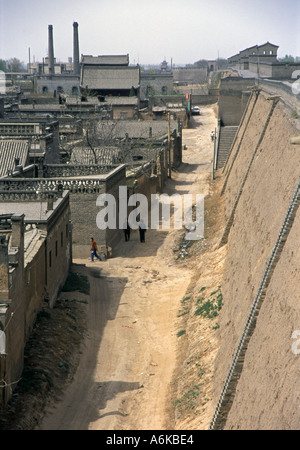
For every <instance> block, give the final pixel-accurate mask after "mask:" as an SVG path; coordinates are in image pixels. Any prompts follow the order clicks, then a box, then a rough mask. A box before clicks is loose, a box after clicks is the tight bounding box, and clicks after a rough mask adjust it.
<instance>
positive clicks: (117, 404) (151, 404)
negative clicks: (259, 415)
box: [40, 106, 216, 430]
mask: <svg viewBox="0 0 300 450" xmlns="http://www.w3.org/2000/svg"><path fill="white" fill-rule="evenodd" d="M201 110H202V114H201V116H199V117H197V116H196V117H194V118H192V120H191V122H192V124H193V127H192V128H189V129H184V130H183V145H185V146H186V149H185V150H183V164H182V166H181V168H180V170H179V171H178V172H174V173H173V174H172V179H170V180H169V181H168V183H167V186H166V189H165V192H166V193H169V194H172V193H175V192H179V193H181V194H185V193H201V194H206V193H207V192H208V181H209V179H210V176H211V161H212V157H213V145H212V143H211V140H210V133H211V131H212V130H214V128H215V126H216V117H215V114H214V108H213V107H210V106H208V107H203V108H201ZM179 233H180V232H179V231H174V230H171V231H168V232H166V231H155V230H148V231H147V233H146V242H145V243H140V242H139V236H138V233H137V232H133V233H132V234H131V240H130V241H129V242H121V243H120V244H119V246H118V248H117V249H116V251H115V252H114V255H113V256H114V257H113V258H112V259H108V260H107V261H105V262H94V263H91V262H89V261H88V260H75V261H74V265H75V268H76V270H77V272H78V273H82V274H87V275H88V276H89V280H90V288H91V291H90V296H89V298H88V306H87V328H88V332H87V336H86V338H85V341H84V344H83V347H82V349H81V359H80V363H79V366H78V369H77V372H76V375H75V377H74V380H73V382H72V383H71V384H70V385H69V386H68V388H67V389H66V391H65V395H64V398H63V399H62V401H61V402H60V403H58V404H57V405H56V406H55V408H53V409H52V410H51V411H48V412H47V414H46V416H45V418H44V420H43V422H42V424H41V426H40V429H44V430H154V429H155V430H165V429H168V425H169V420H170V415H169V414H170V411H172V408H171V405H170V401H171V400H170V385H171V382H172V377H173V374H174V370H175V368H176V363H177V361H176V349H177V346H178V345H179V341H178V337H177V332H178V311H179V308H180V301H181V300H182V299H183V297H184V296H185V293H186V291H187V289H188V287H189V284H190V282H191V279H192V277H193V275H194V269H193V267H188V266H187V265H181V264H176V262H175V259H174V252H173V249H174V247H175V245H176V242H177V240H178V238H179V235H180V234H179Z"/></svg>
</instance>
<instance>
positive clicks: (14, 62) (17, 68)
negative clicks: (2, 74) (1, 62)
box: [6, 58, 24, 72]
mask: <svg viewBox="0 0 300 450" xmlns="http://www.w3.org/2000/svg"><path fill="white" fill-rule="evenodd" d="M6 67H7V71H8V72H24V64H23V63H22V62H21V61H20V60H19V59H18V58H11V59H8V60H7V61H6Z"/></svg>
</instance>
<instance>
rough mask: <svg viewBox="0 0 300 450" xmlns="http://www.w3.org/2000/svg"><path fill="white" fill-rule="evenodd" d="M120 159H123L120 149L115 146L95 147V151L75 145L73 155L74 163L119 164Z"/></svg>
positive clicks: (72, 160) (72, 161)
mask: <svg viewBox="0 0 300 450" xmlns="http://www.w3.org/2000/svg"><path fill="white" fill-rule="evenodd" d="M95 159H96V161H95ZM120 161H121V155H120V150H119V149H117V148H114V147H112V148H95V149H94V151H92V150H91V149H90V148H81V147H77V148H76V147H75V148H73V150H72V155H71V163H72V164H84V165H90V164H103V165H111V164H118V163H120Z"/></svg>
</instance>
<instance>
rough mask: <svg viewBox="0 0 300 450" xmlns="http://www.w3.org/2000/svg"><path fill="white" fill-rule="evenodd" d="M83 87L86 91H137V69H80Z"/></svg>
mask: <svg viewBox="0 0 300 450" xmlns="http://www.w3.org/2000/svg"><path fill="white" fill-rule="evenodd" d="M81 84H82V86H83V87H86V86H88V89H103V90H105V89H126V90H129V89H131V88H132V87H134V88H135V89H137V88H138V87H139V84H140V76H139V68H138V67H125V66H124V67H123V66H114V67H110V66H84V67H83V69H82V81H81Z"/></svg>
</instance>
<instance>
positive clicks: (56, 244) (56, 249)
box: [55, 241, 58, 256]
mask: <svg viewBox="0 0 300 450" xmlns="http://www.w3.org/2000/svg"><path fill="white" fill-rule="evenodd" d="M57 253H58V243H57V241H55V256H57Z"/></svg>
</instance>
